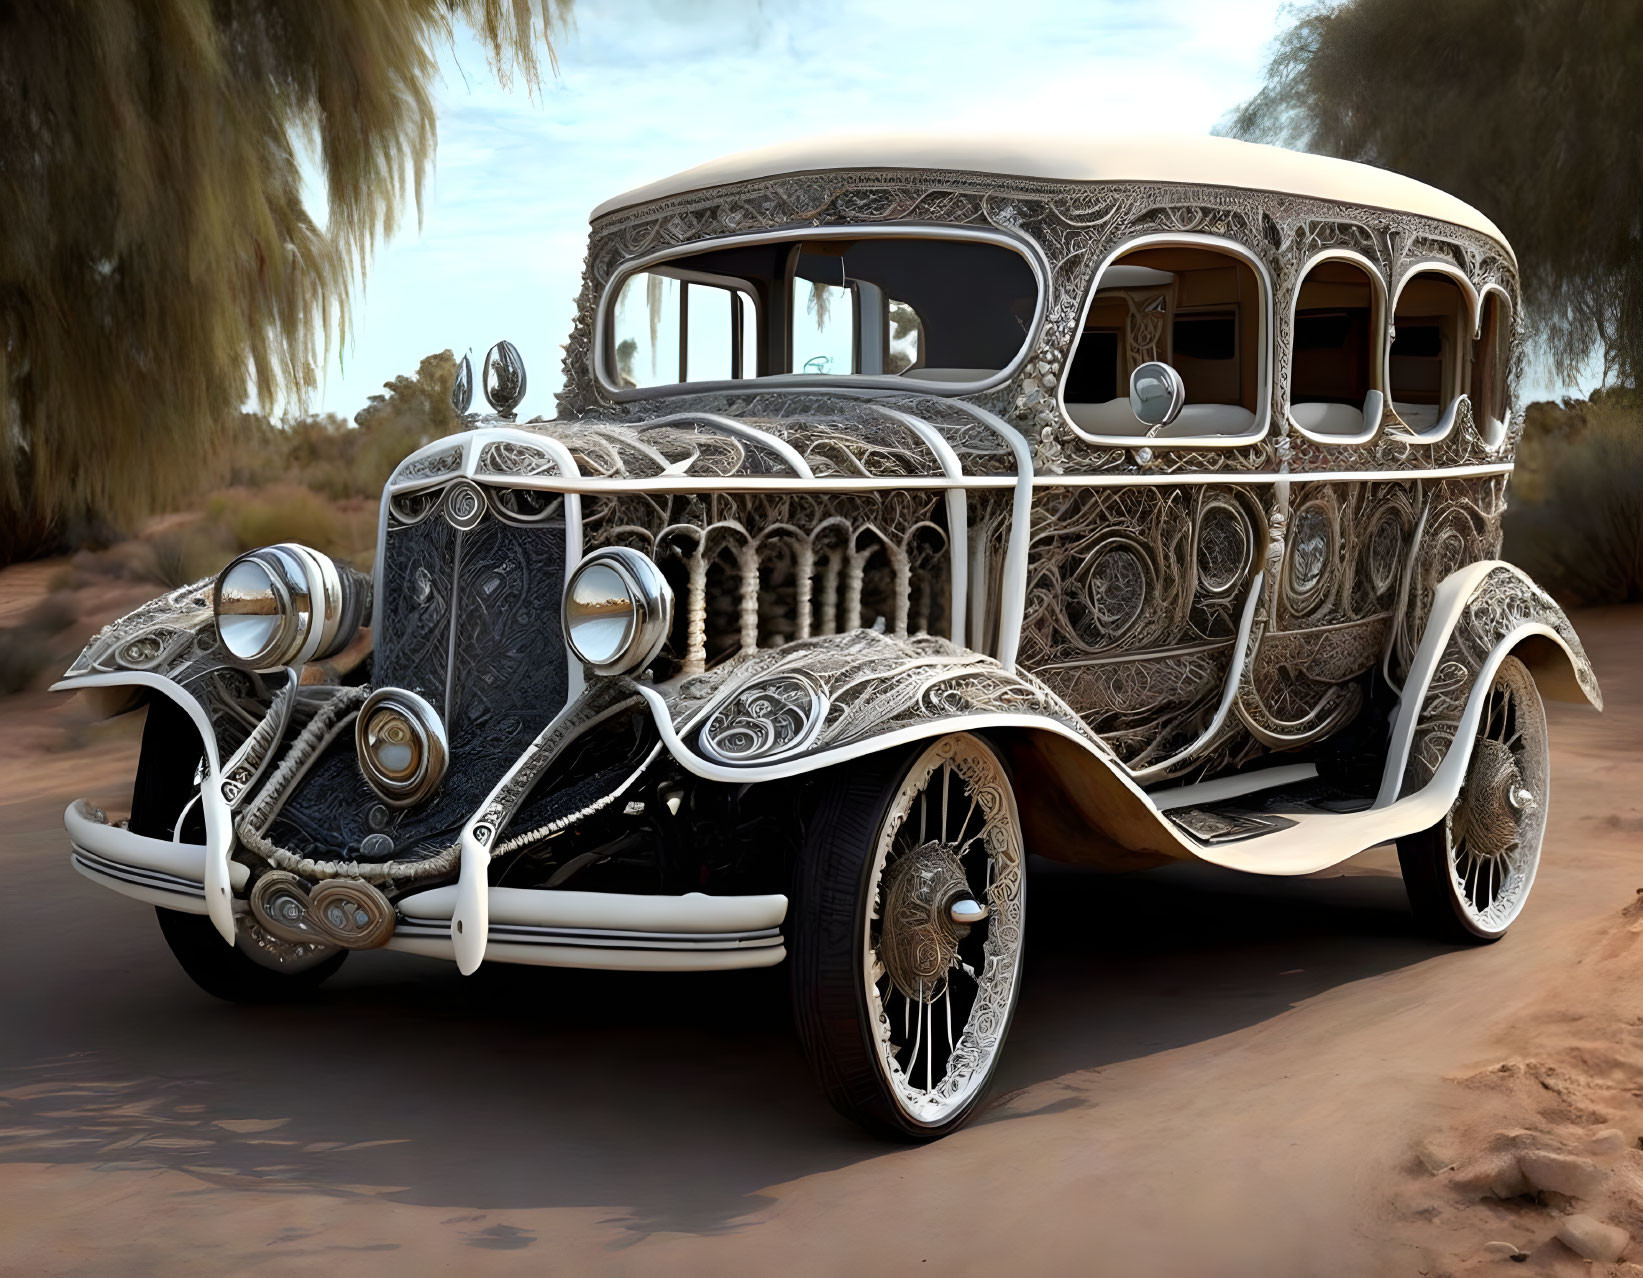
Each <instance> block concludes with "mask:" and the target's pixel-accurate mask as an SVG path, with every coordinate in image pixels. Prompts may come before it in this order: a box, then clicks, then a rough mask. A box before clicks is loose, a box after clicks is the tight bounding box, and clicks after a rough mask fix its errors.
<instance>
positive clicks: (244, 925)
mask: <svg viewBox="0 0 1643 1278" xmlns="http://www.w3.org/2000/svg"><path fill="white" fill-rule="evenodd" d="M154 912H155V913H156V914H157V915H159V916H160V931H161V933H163V934H164V936H165V941H166V944H167V945H169V946H170V947H171V952H172V954H174V955H176V958H177V962H178V963H179V964H180V965H181V966H182V969H183V971H184V972H186V973H188V977H189V979H190V980H191V981H193V982H194V984H196V985H198V986H199V987H200V988H201V989H202V990H204V991H205V992H206V993H207V994H210V995H212V996H213V997H215V998H220V999H224V1000H226V1001H227V1002H230V1003H294V1002H299V1001H301V1000H302V999H305V998H308V997H310V996H311V995H312V994H313V993H314V992H315V991H316V990H318V989H319V987H320V986H321V985H322V984H323V983H324V982H325V981H326V980H328V979H329V978H330V977H331V976H333V975H335V973H336V970H337V969H338V968H339V967H341V966H342V964H343V960H345V959H346V958H347V957H348V951H347V950H344V949H338V948H336V947H334V946H329V945H313V944H304V945H298V944H293V943H292V942H290V941H285V940H281V939H280V938H279V937H277V936H274V935H272V934H270V933H269V932H266V931H264V930H263V928H262V927H261V926H259V925H258V923H257V922H256V920H255V919H253V918H252V917H251V916H250V915H249V914H236V915H235V916H234V932H235V936H234V944H233V945H228V944H226V943H225V942H224V941H223V939H222V937H221V936H220V935H219V934H218V932H217V928H216V925H215V924H214V923H212V922H211V920H210V919H209V918H207V917H206V916H205V915H204V914H185V913H183V912H182V911H181V910H168V909H165V908H164V907H163V906H161V907H156V908H155V911H154Z"/></svg>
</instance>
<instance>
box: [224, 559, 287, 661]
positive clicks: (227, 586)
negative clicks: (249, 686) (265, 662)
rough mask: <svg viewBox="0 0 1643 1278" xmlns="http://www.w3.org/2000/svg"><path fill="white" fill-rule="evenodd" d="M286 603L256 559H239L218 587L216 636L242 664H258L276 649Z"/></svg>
mask: <svg viewBox="0 0 1643 1278" xmlns="http://www.w3.org/2000/svg"><path fill="white" fill-rule="evenodd" d="M284 613H285V608H284V601H283V600H282V599H281V598H280V593H279V590H278V588H277V587H276V586H275V583H274V579H273V575H272V574H271V573H270V572H269V571H268V568H267V567H266V566H265V565H264V564H262V563H259V562H258V561H257V560H255V559H240V560H236V561H235V562H234V563H233V564H231V565H230V566H229V568H228V571H227V572H225V573H223V575H222V578H221V579H220V580H219V582H218V584H217V633H218V634H220V635H221V636H222V641H223V646H224V647H226V648H227V649H228V651H229V653H230V654H231V655H232V656H234V657H235V658H236V659H237V660H240V661H249V662H255V661H257V660H259V659H260V658H262V657H263V656H264V655H266V654H267V653H268V651H269V650H270V649H271V648H273V647H274V646H275V641H276V640H277V639H278V637H279V632H280V629H281V627H282V626H283V624H284V620H285V618H284Z"/></svg>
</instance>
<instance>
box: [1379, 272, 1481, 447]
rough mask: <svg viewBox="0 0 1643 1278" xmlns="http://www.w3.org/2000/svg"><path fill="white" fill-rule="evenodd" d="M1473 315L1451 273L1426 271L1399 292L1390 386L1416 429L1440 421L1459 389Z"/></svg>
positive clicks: (1400, 413)
mask: <svg viewBox="0 0 1643 1278" xmlns="http://www.w3.org/2000/svg"><path fill="white" fill-rule="evenodd" d="M1470 318H1471V308H1470V307H1469V306H1468V305H1467V299H1466V293H1465V291H1464V290H1463V289H1462V288H1461V286H1460V285H1459V284H1458V283H1457V282H1456V281H1455V279H1454V278H1453V277H1452V276H1449V275H1444V274H1441V273H1440V272H1437V271H1422V272H1420V273H1419V274H1418V275H1415V276H1414V277H1413V278H1412V279H1410V280H1409V282H1408V283H1406V284H1405V285H1404V286H1403V291H1402V292H1400V293H1399V294H1398V304H1397V307H1396V309H1395V310H1394V312H1393V315H1392V327H1393V330H1394V332H1393V337H1392V346H1391V349H1390V351H1389V352H1388V354H1387V360H1386V367H1387V386H1388V389H1389V392H1390V398H1391V400H1392V412H1393V413H1394V414H1396V416H1397V418H1398V420H1399V421H1400V422H1402V423H1403V425H1404V426H1405V427H1406V428H1407V429H1408V430H1409V431H1410V432H1412V433H1413V434H1416V435H1426V434H1430V433H1432V432H1433V431H1436V430H1438V429H1439V428H1440V427H1442V426H1443V425H1444V416H1445V414H1446V413H1447V412H1448V411H1449V406H1450V405H1451V404H1453V403H1454V402H1455V398H1456V396H1458V395H1459V394H1460V392H1461V389H1462V387H1461V360H1460V357H1461V351H1462V343H1463V342H1465V341H1466V340H1467V339H1469V338H1470V337H1471V327H1470V322H1469V321H1470Z"/></svg>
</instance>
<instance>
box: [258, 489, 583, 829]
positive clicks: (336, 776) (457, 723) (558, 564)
mask: <svg viewBox="0 0 1643 1278" xmlns="http://www.w3.org/2000/svg"><path fill="white" fill-rule="evenodd" d="M383 555H384V572H383V591H382V614H381V631H382V633H381V634H379V635H377V636H376V658H375V661H374V663H373V669H372V679H371V682H372V685H373V686H375V687H379V688H381V687H399V688H409V689H411V690H413V691H415V692H417V693H419V694H421V695H422V696H423V697H425V698H426V699H427V700H428V702H429V703H430V704H431V705H433V706H434V708H435V709H437V710H438V711H439V712H440V715H441V716H442V717H443V719H444V721H445V731H446V734H447V736H448V737H449V738H450V744H451V764H450V771H449V772H448V773H447V775H446V778H445V783H444V785H443V786H442V787H441V788H440V790H439V792H438V794H436V795H435V796H434V798H433V799H432V800H431V801H430V802H429V803H427V804H425V805H424V806H423V807H421V808H413V809H411V810H409V811H407V812H399V813H393V814H392V815H391V816H390V818H389V823H388V825H387V827H386V828H385V829H384V830H383V832H384V833H386V834H388V835H389V836H390V837H391V838H392V839H393V840H394V845H395V846H394V850H393V851H392V853H391V854H389V856H385V857H378V858H374V859H378V860H387V859H399V860H405V859H415V858H416V857H417V856H418V854H424V855H425V854H430V853H432V852H433V851H436V850H438V849H439V848H440V847H443V846H445V845H447V844H449V843H450V842H452V841H453V840H454V839H455V838H456V836H457V834H458V833H459V832H460V830H461V828H462V825H463V823H464V822H465V821H466V820H467V818H468V817H469V816H470V815H471V814H472V813H473V811H474V810H475V809H476V808H478V806H479V805H480V804H481V803H482V802H484V800H485V797H486V795H488V794H489V793H490V791H491V789H492V788H493V787H494V786H495V785H496V783H497V782H498V781H499V780H501V778H502V775H503V773H505V772H506V771H507V769H508V767H509V766H510V765H511V764H512V763H513V761H514V760H515V759H517V758H518V757H519V755H520V754H521V753H522V752H523V751H524V749H525V747H526V746H527V745H528V744H529V743H530V742H531V740H532V739H533V738H534V737H535V736H536V735H537V733H539V732H540V731H541V730H542V729H543V728H544V727H546V726H547V724H548V722H549V721H550V720H551V719H552V718H553V716H554V715H555V714H557V713H558V712H559V711H560V709H562V708H563V706H564V704H565V678H566V659H565V651H564V643H563V640H562V639H561V637H560V632H559V601H560V596H561V594H562V592H563V588H564V580H565V530H564V526H563V524H562V523H560V522H556V521H550V522H547V523H543V524H537V525H516V524H509V523H506V522H503V521H502V520H500V519H498V518H496V517H495V516H494V515H492V516H489V517H487V518H485V519H483V520H481V521H480V522H479V523H478V524H477V525H476V526H474V527H473V528H470V529H468V530H466V531H458V530H457V529H455V528H453V527H452V526H451V525H450V523H448V522H447V521H446V519H445V518H444V516H443V512H442V510H441V509H435V510H433V511H431V512H430V513H429V514H428V515H427V516H425V517H424V518H423V519H421V520H420V521H419V522H417V523H415V524H411V525H407V526H402V527H390V529H389V532H388V535H387V540H386V544H385V546H384V548H383ZM379 802H380V801H379V800H378V799H377V797H376V794H375V793H374V792H373V791H372V790H371V788H370V786H369V785H367V784H366V782H365V778H364V776H363V775H362V774H361V773H360V770H359V765H358V762H357V761H356V759H355V756H354V743H353V737H352V735H348V736H346V737H345V738H343V739H341V740H339V741H337V742H336V743H335V744H334V745H333V747H332V748H331V749H330V750H329V751H327V752H326V754H325V755H324V756H323V757H322V758H321V759H320V760H319V761H318V762H317V763H316V764H315V766H314V768H313V769H312V770H311V771H310V772H309V774H308V776H307V777H306V778H305V779H304V780H303V782H302V783H301V785H299V787H298V788H297V790H296V793H294V794H293V795H292V796H291V799H290V801H289V802H288V803H287V804H286V806H285V808H284V809H283V810H282V811H281V812H280V814H279V816H278V818H277V819H276V820H275V822H274V824H273V827H272V829H271V831H270V834H271V837H272V838H273V840H274V841H275V842H276V843H278V844H280V845H281V846H284V847H287V848H290V849H291V850H292V851H296V852H303V853H305V854H309V855H315V856H324V857H326V858H335V857H339V856H346V857H349V858H352V857H354V856H356V855H357V854H358V851H359V845H360V842H361V841H362V840H363V839H364V838H365V836H366V835H368V834H372V833H375V832H376V828H375V827H373V826H371V825H370V824H369V823H368V819H367V818H368V814H369V813H370V811H371V809H372V808H373V807H375V806H377V804H378V803H379Z"/></svg>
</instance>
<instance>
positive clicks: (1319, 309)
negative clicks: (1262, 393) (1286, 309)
mask: <svg viewBox="0 0 1643 1278" xmlns="http://www.w3.org/2000/svg"><path fill="white" fill-rule="evenodd" d="M1378 300H1379V299H1378V296H1377V294H1376V291H1375V283H1374V281H1373V279H1372V278H1371V277H1370V275H1369V272H1368V271H1366V270H1364V269H1363V267H1361V266H1359V265H1358V264H1357V263H1355V262H1345V261H1325V262H1319V263H1318V264H1317V265H1316V266H1314V267H1313V268H1312V269H1311V270H1310V271H1308V272H1307V273H1306V278H1305V279H1303V280H1302V281H1301V287H1300V290H1299V291H1298V292H1297V293H1296V295H1295V323H1294V329H1293V332H1292V334H1291V338H1290V364H1289V415H1290V417H1291V419H1292V420H1293V421H1294V422H1295V424H1296V425H1297V426H1299V427H1301V429H1303V430H1307V431H1310V432H1312V433H1313V434H1315V435H1343V436H1356V435H1361V434H1363V433H1364V431H1366V430H1373V429H1374V428H1375V427H1376V426H1378V425H1379V424H1380V419H1379V407H1380V400H1379V396H1376V397H1375V398H1374V399H1373V400H1371V397H1370V392H1371V391H1372V390H1378V389H1379V387H1378V383H1379V381H1380V372H1379V369H1378V368H1376V364H1377V362H1378V361H1377V360H1376V358H1375V356H1376V355H1377V353H1378V350H1379V343H1378V341H1377V340H1376V339H1377V335H1378V333H1379V330H1380V316H1379V315H1378V314H1377V313H1376V312H1377V310H1378V309H1379V308H1378V307H1377V302H1378ZM1370 418H1373V419H1374V420H1370Z"/></svg>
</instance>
